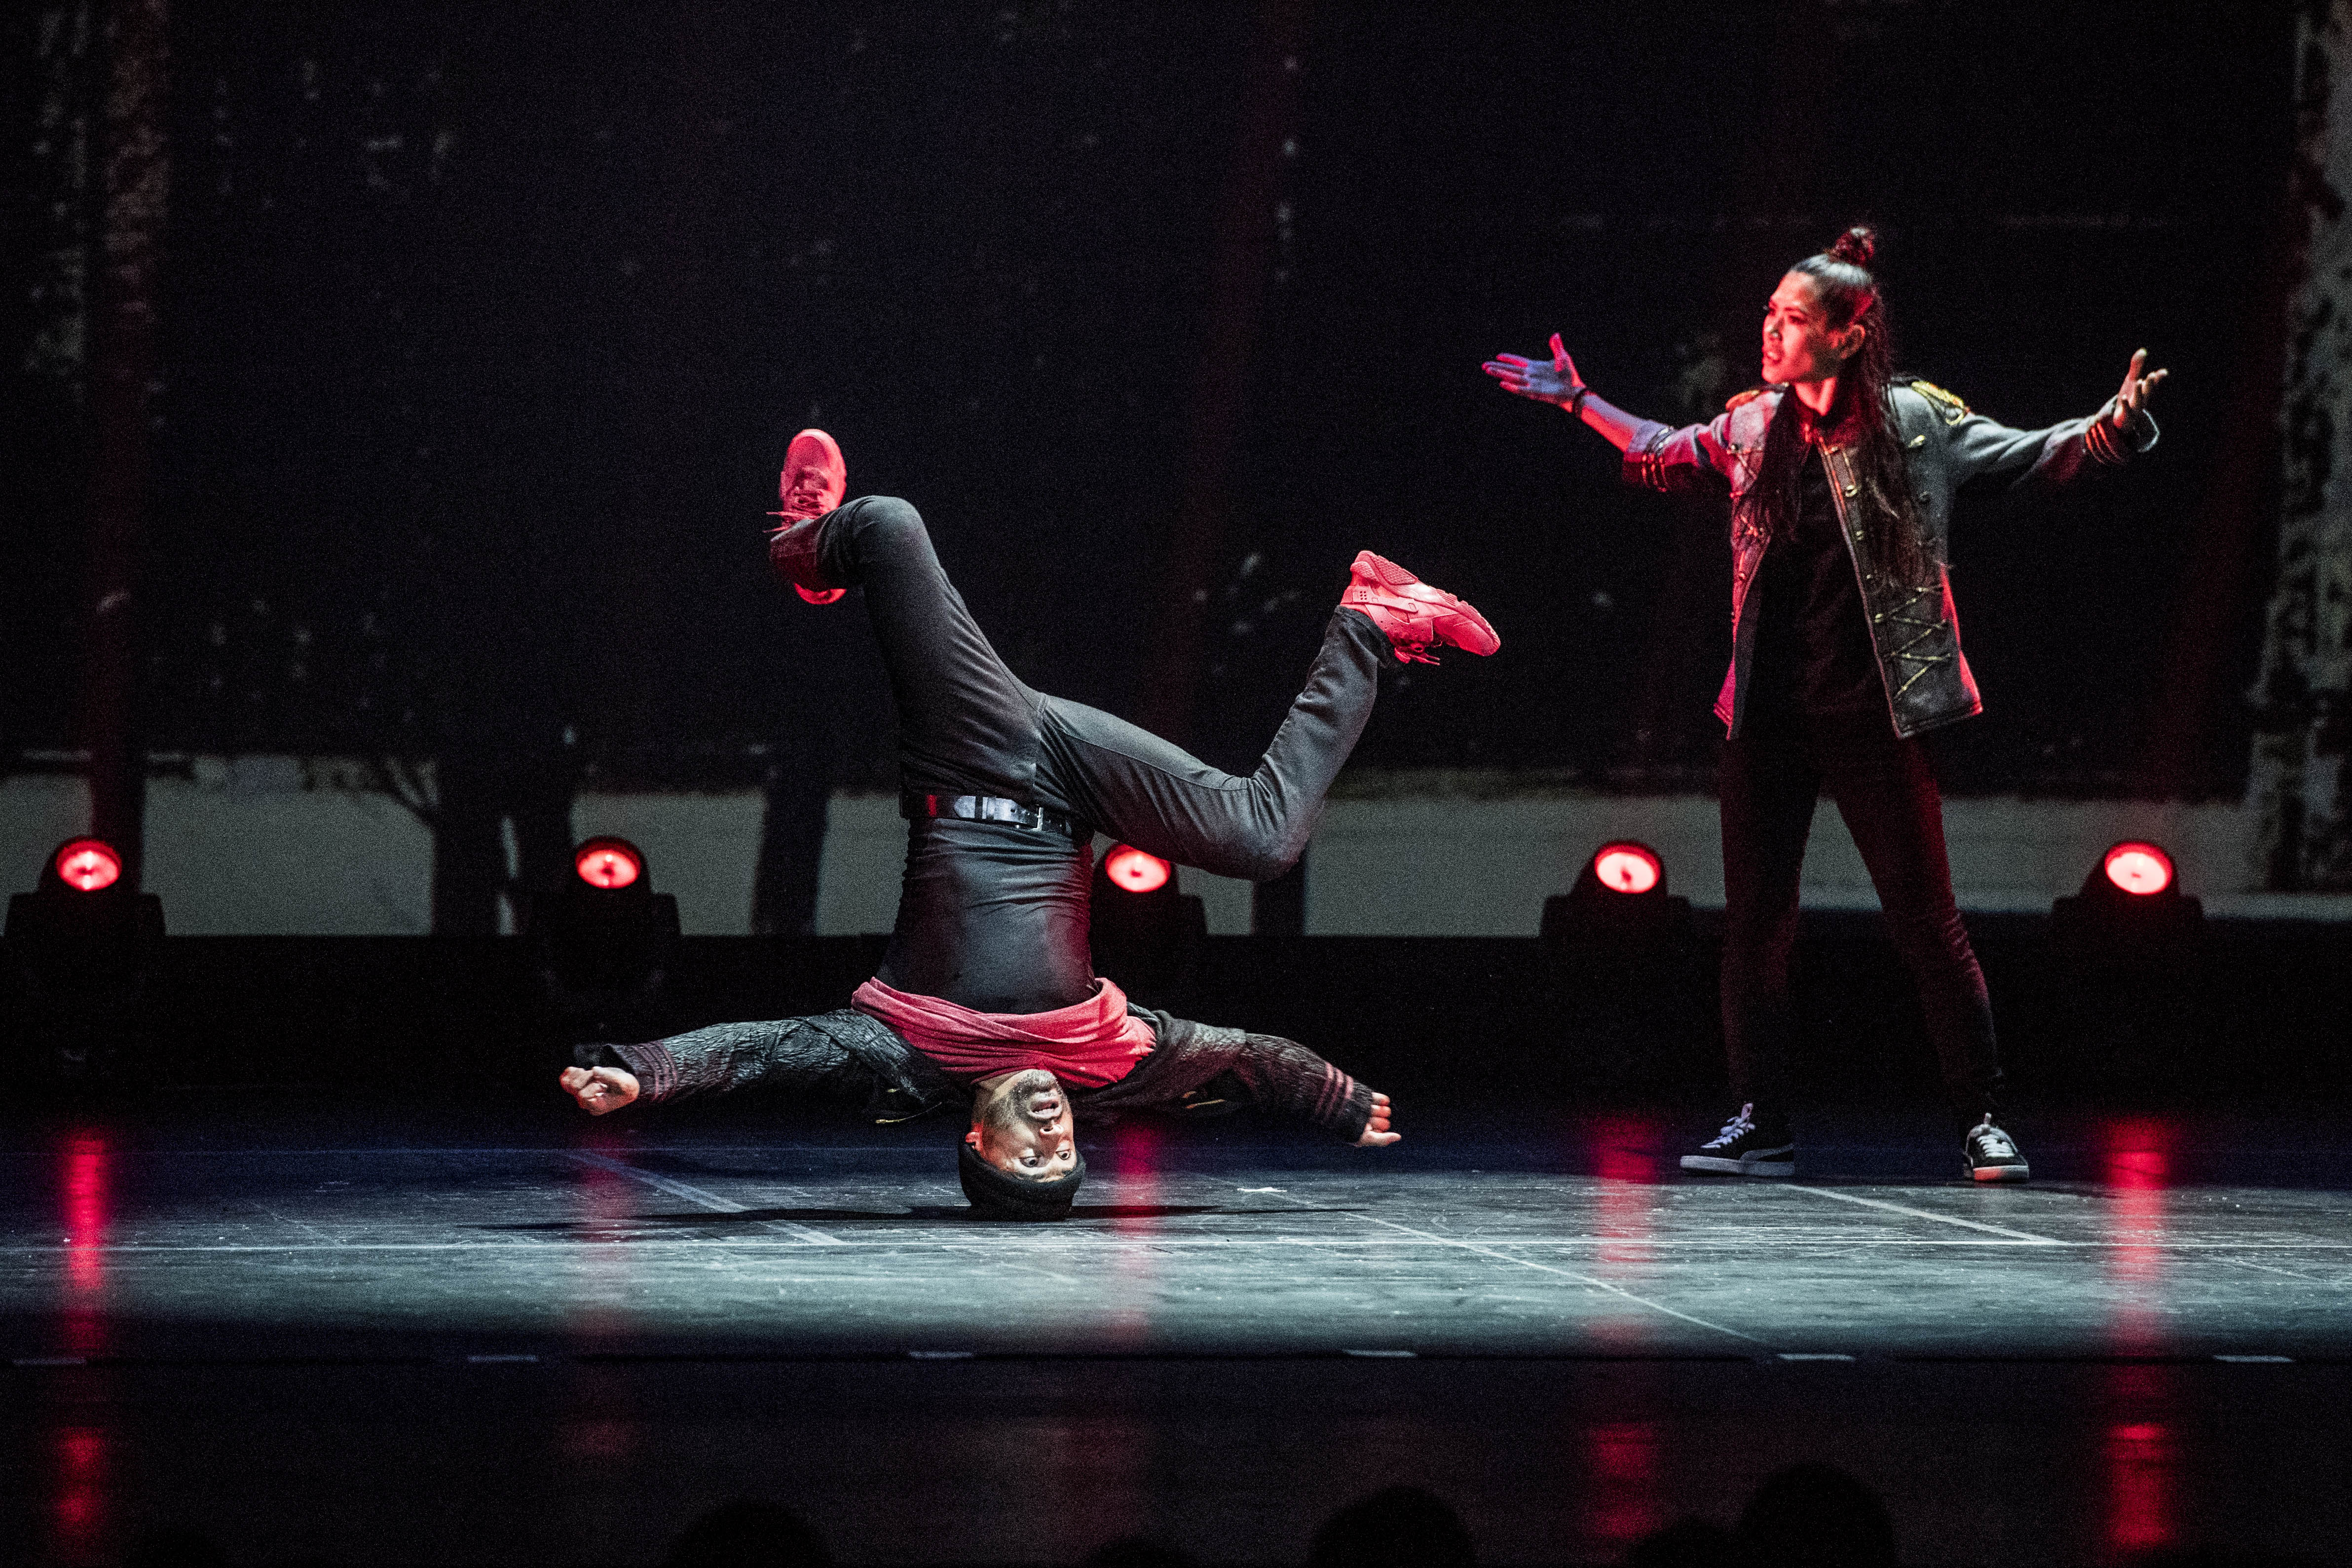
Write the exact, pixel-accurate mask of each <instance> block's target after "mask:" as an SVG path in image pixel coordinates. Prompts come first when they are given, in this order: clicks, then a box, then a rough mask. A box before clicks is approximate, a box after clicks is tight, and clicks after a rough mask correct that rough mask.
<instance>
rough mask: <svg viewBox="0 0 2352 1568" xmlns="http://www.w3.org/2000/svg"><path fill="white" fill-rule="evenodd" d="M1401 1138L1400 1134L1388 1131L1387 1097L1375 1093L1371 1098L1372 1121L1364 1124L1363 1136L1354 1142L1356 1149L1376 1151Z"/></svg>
mask: <svg viewBox="0 0 2352 1568" xmlns="http://www.w3.org/2000/svg"><path fill="white" fill-rule="evenodd" d="M1403 1136H1404V1134H1403V1133H1402V1132H1391V1131H1389V1097H1388V1096H1387V1095H1385V1094H1379V1093H1375V1094H1374V1095H1373V1096H1372V1119H1371V1120H1370V1121H1367V1122H1365V1123H1364V1131H1363V1134H1362V1135H1361V1136H1360V1137H1359V1138H1358V1139H1357V1140H1356V1147H1357V1148H1359V1149H1378V1148H1380V1147H1381V1145H1383V1144H1386V1143H1393V1142H1396V1141H1397V1140H1398V1139H1400V1138H1402V1137H1403Z"/></svg>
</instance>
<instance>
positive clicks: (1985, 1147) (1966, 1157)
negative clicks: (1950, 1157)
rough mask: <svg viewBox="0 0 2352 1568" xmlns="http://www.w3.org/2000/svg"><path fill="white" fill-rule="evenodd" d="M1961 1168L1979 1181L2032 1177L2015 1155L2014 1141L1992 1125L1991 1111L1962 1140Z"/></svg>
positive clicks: (2022, 1161)
mask: <svg viewBox="0 0 2352 1568" xmlns="http://www.w3.org/2000/svg"><path fill="white" fill-rule="evenodd" d="M1960 1169H1961V1171H1962V1172H1963V1173H1966V1174H1967V1175H1968V1177H1969V1180H1971V1181H1978V1182H2022V1181H2024V1180H2026V1179H2027V1178H2028V1177H2030V1176H2032V1174H2033V1173H2032V1170H2030V1169H2029V1168H2027V1166H2026V1163H2025V1156H2024V1155H2022V1154H2021V1153H2019V1152H2017V1140H2016V1139H2014V1138H2011V1136H2010V1135H2009V1134H2008V1133H2006V1132H2003V1131H2001V1130H2000V1128H1998V1127H1995V1126H1994V1125H1993V1124H1992V1112H1990V1111H1987V1112H1985V1119H1984V1120H1983V1121H1979V1122H1978V1123H1977V1124H1976V1125H1975V1126H1974V1127H1971V1128H1969V1135H1968V1137H1967V1138H1966V1139H1965V1140H1963V1141H1962V1142H1961V1144H1960Z"/></svg>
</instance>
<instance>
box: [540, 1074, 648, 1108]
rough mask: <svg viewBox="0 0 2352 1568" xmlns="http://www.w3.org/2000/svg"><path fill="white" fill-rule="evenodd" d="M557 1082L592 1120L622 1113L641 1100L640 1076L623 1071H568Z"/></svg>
mask: <svg viewBox="0 0 2352 1568" xmlns="http://www.w3.org/2000/svg"><path fill="white" fill-rule="evenodd" d="M556 1081H557V1082H559V1083H561V1084H562V1086H563V1092H564V1093H566V1094H568V1095H570V1096H571V1097H572V1099H574V1100H578V1101H579V1102H580V1109H581V1110H584V1111H586V1112H587V1113H588V1114H589V1115H591V1116H603V1115H604V1114H605V1113H606V1112H607V1111H614V1110H620V1109H621V1107H623V1106H625V1105H627V1104H629V1103H630V1102H631V1101H633V1100H635V1099H636V1098H637V1078H636V1075H635V1073H631V1072H625V1071H623V1070H622V1069H621V1068H564V1069H563V1076H562V1078H560V1079H557V1080H556Z"/></svg>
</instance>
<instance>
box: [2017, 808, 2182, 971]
mask: <svg viewBox="0 0 2352 1568" xmlns="http://www.w3.org/2000/svg"><path fill="white" fill-rule="evenodd" d="M2204 929H2205V905H2204V902H2203V901H2202V900H2199V899H2194V898H2191V897H2189V895H2188V894H2186V893H2183V892H2182V891H2181V890H2180V877H2179V871H2178V869H2177V868H2175V866H2174V864H2173V859H2172V857H2171V856H2170V855H2169V854H2168V853H2167V852H2166V851H2165V849H2164V848H2163V847H2162V846H2160V845H2158V844H2153V843H2150V842H2148V841H2147V840H2146V839H2140V838H2126V839H2125V840H2123V841H2122V842H2121V843H2118V844H2115V845H2112V846H2110V847H2108V848H2107V850H2106V852H2105V854H2103V855H2101V856H2100V857H2099V858H2098V861H2097V863H2096V864H2095V865H2094V866H2092V868H2091V869H2090V872H2089V874H2088V875H2086V876H2084V879H2083V889H2082V891H2080V892H2078V893H2076V894H2075V895H2074V897H2072V898H2062V899H2059V900H2055V901H2053V903H2052V904H2051V906H2050V939H2051V945H2052V946H2053V948H2054V949H2055V950H2057V951H2058V952H2061V953H2062V954H2064V955H2068V956H2072V957H2076V958H2115V959H2130V958H2134V957H2143V956H2153V957H2159V958H2160V957H2162V956H2163V955H2164V954H2165V953H2167V952H2172V951H2174V950H2177V949H2178V948H2179V945H2180V944H2181V943H2184V942H2196V941H2198V940H2199V939H2200V937H2201V936H2202V935H2203V932H2204Z"/></svg>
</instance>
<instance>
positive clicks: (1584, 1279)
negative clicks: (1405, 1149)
mask: <svg viewBox="0 0 2352 1568" xmlns="http://www.w3.org/2000/svg"><path fill="white" fill-rule="evenodd" d="M1355 1217H1356V1218H1358V1219H1360V1220H1365V1221H1368V1222H1369V1223H1370V1224H1372V1225H1384V1226H1388V1227H1389V1228H1390V1229H1391V1230H1401V1231H1402V1232H1404V1233H1405V1234H1406V1235H1407V1236H1417V1237H1421V1238H1422V1239H1423V1241H1434V1242H1437V1243H1440V1244H1441V1245H1443V1246H1446V1247H1460V1248H1461V1249H1462V1250H1463V1251H1465V1252H1475V1253H1477V1254H1478V1255H1479V1256H1480V1257H1482V1258H1495V1259H1496V1260H1497V1261H1498V1262H1503V1263H1516V1264H1517V1265H1518V1266H1519V1267H1520V1268H1533V1269H1535V1270H1537V1271H1538V1272H1539V1273H1544V1274H1557V1275H1559V1277H1560V1278H1561V1279H1573V1280H1575V1281H1576V1282H1577V1283H1578V1284H1580V1285H1590V1286H1591V1287H1592V1288H1593V1289H1596V1290H1606V1291H1608V1292H1609V1293H1610V1294H1611V1295H1612V1296H1622V1297H1623V1298H1624V1299H1625V1300H1628V1301H1631V1302H1633V1304H1634V1305H1636V1306H1639V1307H1647V1308H1649V1309H1650V1310H1652V1311H1654V1312H1664V1314H1665V1315H1666V1316H1667V1317H1669V1318H1679V1319H1681V1320H1682V1321H1684V1322H1685V1323H1695V1324H1696V1325H1697V1326H1698V1327H1700V1328H1702V1329H1712V1330H1714V1331H1716V1332H1717V1333H1718V1334H1729V1335H1730V1336H1731V1337H1732V1338H1733V1339H1735V1340H1746V1341H1747V1342H1748V1343H1749V1344H1751V1345H1760V1344H1762V1343H1763V1341H1762V1340H1759V1339H1758V1338H1757V1337H1756V1336H1755V1335H1754V1334H1743V1333H1741V1332H1740V1331H1738V1329H1727V1328H1725V1327H1724V1326H1723V1325H1722V1324H1721V1323H1710V1322H1708V1321H1706V1319H1705V1318H1696V1317H1693V1316H1692V1315H1691V1314H1690V1313H1688V1312H1680V1311H1676V1310H1675V1309H1674V1308H1672V1307H1669V1306H1667V1305H1666V1304H1665V1303H1664V1302H1663V1301H1653V1300H1650V1299H1649V1298H1648V1297H1647V1296H1636V1295H1635V1294H1633V1292H1632V1291H1631V1290H1628V1289H1625V1288H1624V1287H1623V1286H1622V1285H1612V1284H1611V1283H1609V1281H1608V1280H1606V1279H1594V1278H1593V1277H1592V1276H1591V1275H1590V1274H1579V1273H1578V1272H1577V1271H1576V1270H1575V1269H1573V1268H1553V1267H1552V1266H1551V1265H1550V1264H1549V1263H1538V1262H1537V1261H1535V1259H1533V1258H1515V1257H1513V1256H1512V1255H1511V1254H1509V1253H1507V1252H1497V1251H1496V1250H1495V1249H1494V1248H1493V1247H1481V1246H1479V1245H1478V1244H1477V1243H1476V1242H1475V1241H1461V1240H1457V1239H1456V1238H1454V1237H1450V1236H1437V1235H1434V1234H1433V1233H1432V1232H1429V1231H1425V1230H1415V1229H1414V1228H1413V1227H1412V1226H1409V1225H1399V1224H1398V1223H1397V1222H1396V1221H1394V1220H1392V1219H1382V1218H1381V1216H1380V1215H1376V1214H1360V1215H1356V1216H1355Z"/></svg>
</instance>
